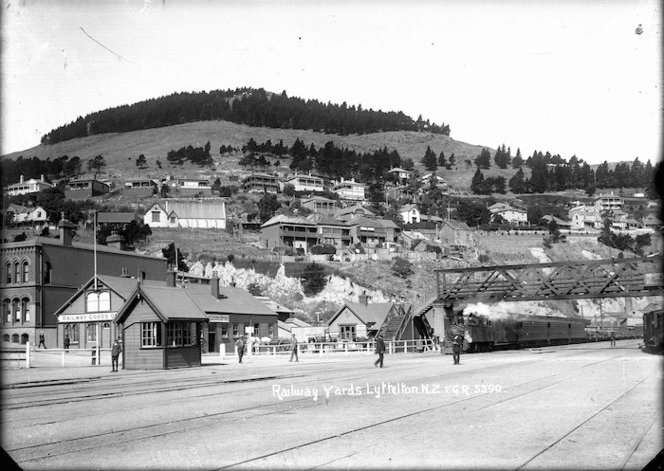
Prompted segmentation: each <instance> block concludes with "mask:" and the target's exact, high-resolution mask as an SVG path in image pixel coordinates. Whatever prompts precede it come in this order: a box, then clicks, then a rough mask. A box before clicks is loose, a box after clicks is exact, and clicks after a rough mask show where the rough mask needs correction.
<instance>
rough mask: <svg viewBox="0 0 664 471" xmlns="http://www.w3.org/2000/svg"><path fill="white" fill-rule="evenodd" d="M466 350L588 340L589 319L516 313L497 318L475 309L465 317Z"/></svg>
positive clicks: (561, 343) (562, 343) (560, 343)
mask: <svg viewBox="0 0 664 471" xmlns="http://www.w3.org/2000/svg"><path fill="white" fill-rule="evenodd" d="M463 322H464V326H465V329H466V333H465V338H464V351H470V352H481V351H490V350H494V349H501V348H503V349H504V348H519V347H542V346H548V345H566V344H571V343H579V342H584V341H585V340H586V331H585V324H586V323H585V322H584V321H583V320H582V319H573V318H567V317H540V316H528V315H521V314H512V315H509V316H505V317H503V318H500V319H497V320H490V319H488V318H486V317H485V316H481V315H477V314H474V313H471V314H469V315H467V316H464V318H463Z"/></svg>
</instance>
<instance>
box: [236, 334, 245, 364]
mask: <svg viewBox="0 0 664 471" xmlns="http://www.w3.org/2000/svg"><path fill="white" fill-rule="evenodd" d="M235 347H236V348H237V356H238V358H239V359H240V363H242V356H243V355H244V335H241V336H240V338H239V339H237V341H236V342H235Z"/></svg>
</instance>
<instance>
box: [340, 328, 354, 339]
mask: <svg viewBox="0 0 664 471" xmlns="http://www.w3.org/2000/svg"><path fill="white" fill-rule="evenodd" d="M339 337H341V340H353V339H354V338H355V325H340V326H339Z"/></svg>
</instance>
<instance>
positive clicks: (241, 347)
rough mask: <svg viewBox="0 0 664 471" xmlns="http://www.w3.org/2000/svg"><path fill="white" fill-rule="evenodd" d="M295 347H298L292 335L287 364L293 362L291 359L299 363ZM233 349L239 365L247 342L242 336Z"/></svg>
mask: <svg viewBox="0 0 664 471" xmlns="http://www.w3.org/2000/svg"><path fill="white" fill-rule="evenodd" d="M297 345H298V344H297V338H296V337H295V335H293V339H292V340H291V344H290V352H291V356H290V360H288V361H289V362H290V361H293V358H295V361H296V362H299V361H300V358H299V356H298V355H299V354H298V350H299V349H298V346H297ZM235 348H236V349H237V357H238V360H239V362H240V363H242V357H243V356H244V352H245V350H246V348H247V341H246V340H245V338H244V335H242V336H240V338H238V339H237V340H236V341H235Z"/></svg>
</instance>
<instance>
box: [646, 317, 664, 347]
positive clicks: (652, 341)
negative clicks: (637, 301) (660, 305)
mask: <svg viewBox="0 0 664 471" xmlns="http://www.w3.org/2000/svg"><path fill="white" fill-rule="evenodd" d="M643 350H644V351H646V352H648V353H662V351H664V310H662V309H660V310H657V311H650V312H646V313H644V314H643Z"/></svg>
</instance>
